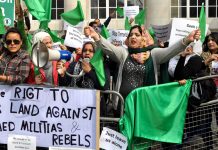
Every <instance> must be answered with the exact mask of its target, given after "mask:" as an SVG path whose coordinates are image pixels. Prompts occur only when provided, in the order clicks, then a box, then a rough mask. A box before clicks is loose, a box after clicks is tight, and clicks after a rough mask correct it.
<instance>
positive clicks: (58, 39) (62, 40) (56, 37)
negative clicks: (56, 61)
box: [46, 28, 64, 44]
mask: <svg viewBox="0 0 218 150" xmlns="http://www.w3.org/2000/svg"><path fill="white" fill-rule="evenodd" d="M46 32H48V34H49V35H50V36H51V38H52V41H53V42H61V43H62V44H63V43H64V39H62V38H59V37H58V35H57V34H56V33H55V32H54V31H51V30H50V29H49V28H48V29H47V30H46Z"/></svg>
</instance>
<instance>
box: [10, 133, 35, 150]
mask: <svg viewBox="0 0 218 150" xmlns="http://www.w3.org/2000/svg"><path fill="white" fill-rule="evenodd" d="M8 150H36V137H35V136H26V135H14V134H10V135H8Z"/></svg>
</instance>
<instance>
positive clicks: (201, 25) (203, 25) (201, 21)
mask: <svg viewBox="0 0 218 150" xmlns="http://www.w3.org/2000/svg"><path fill="white" fill-rule="evenodd" d="M199 28H200V30H201V42H202V43H203V42H204V39H205V36H206V34H205V32H206V15H205V11H204V3H202V6H201V12H200V17H199Z"/></svg>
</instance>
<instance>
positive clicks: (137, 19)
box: [135, 9, 145, 26]
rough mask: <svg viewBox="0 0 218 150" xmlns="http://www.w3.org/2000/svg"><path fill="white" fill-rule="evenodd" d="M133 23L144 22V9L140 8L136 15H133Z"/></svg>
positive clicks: (140, 23)
mask: <svg viewBox="0 0 218 150" xmlns="http://www.w3.org/2000/svg"><path fill="white" fill-rule="evenodd" d="M135 23H136V24H138V25H140V26H141V25H143V24H145V10H144V9H142V10H141V11H140V12H139V13H138V14H137V15H136V16H135Z"/></svg>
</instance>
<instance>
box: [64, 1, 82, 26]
mask: <svg viewBox="0 0 218 150" xmlns="http://www.w3.org/2000/svg"><path fill="white" fill-rule="evenodd" d="M61 17H62V19H63V20H64V21H66V22H68V23H69V24H71V25H77V24H78V23H79V22H81V21H83V20H84V14H83V10H82V6H81V3H80V1H77V6H76V8H75V9H73V10H70V11H68V12H65V13H62V14H61Z"/></svg>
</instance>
